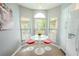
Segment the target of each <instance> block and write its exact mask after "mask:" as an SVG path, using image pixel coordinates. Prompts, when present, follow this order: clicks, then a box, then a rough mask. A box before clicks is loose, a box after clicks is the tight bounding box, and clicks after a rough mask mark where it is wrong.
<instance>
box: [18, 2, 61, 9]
mask: <svg viewBox="0 0 79 59" xmlns="http://www.w3.org/2000/svg"><path fill="white" fill-rule="evenodd" d="M19 5H21V6H23V7H27V8H30V9H36V10H48V9H51V8H54V7H57V6H59V5H61V3H19Z"/></svg>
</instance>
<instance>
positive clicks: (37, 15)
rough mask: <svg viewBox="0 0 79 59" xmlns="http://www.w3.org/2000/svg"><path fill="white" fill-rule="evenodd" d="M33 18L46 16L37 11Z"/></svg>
mask: <svg viewBox="0 0 79 59" xmlns="http://www.w3.org/2000/svg"><path fill="white" fill-rule="evenodd" d="M34 18H46V17H45V15H44V14H43V13H37V14H35V16H34Z"/></svg>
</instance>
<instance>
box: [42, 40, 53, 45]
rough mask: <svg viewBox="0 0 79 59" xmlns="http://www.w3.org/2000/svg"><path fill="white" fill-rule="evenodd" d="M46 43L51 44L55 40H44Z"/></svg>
mask: <svg viewBox="0 0 79 59" xmlns="http://www.w3.org/2000/svg"><path fill="white" fill-rule="evenodd" d="M43 42H44V43H45V44H50V43H53V41H52V40H51V39H46V40H44V41H43Z"/></svg>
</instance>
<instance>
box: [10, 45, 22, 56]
mask: <svg viewBox="0 0 79 59" xmlns="http://www.w3.org/2000/svg"><path fill="white" fill-rule="evenodd" d="M21 48H22V46H20V47H19V48H18V49H17V50H16V51H15V52H14V53H13V54H12V55H11V56H15V54H16V53H17V52H18V51H19V50H20V49H21Z"/></svg>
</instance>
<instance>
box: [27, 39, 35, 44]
mask: <svg viewBox="0 0 79 59" xmlns="http://www.w3.org/2000/svg"><path fill="white" fill-rule="evenodd" d="M26 43H27V44H34V43H35V40H33V39H29V40H27V41H26Z"/></svg>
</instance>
